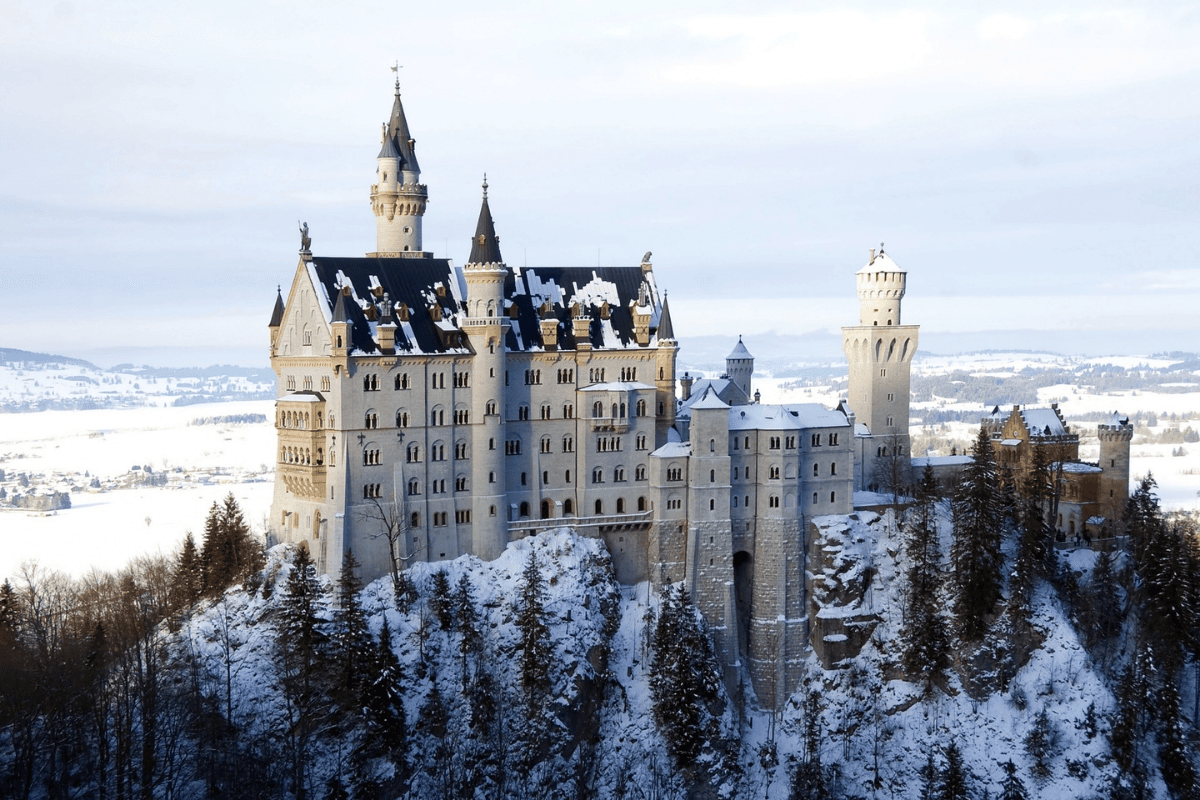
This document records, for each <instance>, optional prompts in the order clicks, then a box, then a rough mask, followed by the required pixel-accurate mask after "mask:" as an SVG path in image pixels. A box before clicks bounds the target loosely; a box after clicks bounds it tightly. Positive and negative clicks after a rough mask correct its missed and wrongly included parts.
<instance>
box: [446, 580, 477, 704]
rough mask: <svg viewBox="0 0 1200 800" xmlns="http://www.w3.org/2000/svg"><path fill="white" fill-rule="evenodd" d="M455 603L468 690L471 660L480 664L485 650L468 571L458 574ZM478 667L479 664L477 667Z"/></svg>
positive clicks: (463, 677) (455, 616) (460, 648)
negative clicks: (481, 655)
mask: <svg viewBox="0 0 1200 800" xmlns="http://www.w3.org/2000/svg"><path fill="white" fill-rule="evenodd" d="M452 600H453V605H454V621H455V623H456V624H457V625H458V632H459V637H460V638H459V645H458V650H459V655H461V656H462V681H463V689H464V690H466V688H467V682H468V677H469V674H470V673H469V663H468V662H469V661H470V660H472V659H474V660H475V662H476V664H478V659H479V656H480V654H481V653H482V652H483V633H482V632H481V631H480V630H479V611H478V609H476V608H475V597H474V595H473V593H472V591H471V579H470V577H469V576H468V575H467V573H465V572H464V573H463V574H461V575H459V576H458V584H457V585H456V586H455V587H454V596H453V598H452ZM476 668H477V669H478V666H477V667H476Z"/></svg>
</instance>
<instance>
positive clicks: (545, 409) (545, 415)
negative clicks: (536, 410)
mask: <svg viewBox="0 0 1200 800" xmlns="http://www.w3.org/2000/svg"><path fill="white" fill-rule="evenodd" d="M542 419H550V404H549V403H543V404H542Z"/></svg>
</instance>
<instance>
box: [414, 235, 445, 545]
mask: <svg viewBox="0 0 1200 800" xmlns="http://www.w3.org/2000/svg"><path fill="white" fill-rule="evenodd" d="M405 249H406V250H407V249H408V248H405ZM448 518H449V515H448V514H447V513H446V512H445V511H435V512H434V513H433V524H434V526H435V527H438V528H444V527H446V525H447V524H448V523H447V521H448Z"/></svg>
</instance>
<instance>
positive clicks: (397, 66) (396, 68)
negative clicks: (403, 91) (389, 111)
mask: <svg viewBox="0 0 1200 800" xmlns="http://www.w3.org/2000/svg"><path fill="white" fill-rule="evenodd" d="M402 69H404V67H402V66H400V62H399V61H397V62H396V63H395V64H392V66H391V70H392V72H394V73H396V96H397V97H399V96H400V70H402Z"/></svg>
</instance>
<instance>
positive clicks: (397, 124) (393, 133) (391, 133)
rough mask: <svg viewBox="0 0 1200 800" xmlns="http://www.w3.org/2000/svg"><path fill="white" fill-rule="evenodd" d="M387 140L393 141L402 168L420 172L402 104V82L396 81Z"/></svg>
mask: <svg viewBox="0 0 1200 800" xmlns="http://www.w3.org/2000/svg"><path fill="white" fill-rule="evenodd" d="M387 138H388V139H391V140H392V145H393V146H394V147H395V148H396V151H397V153H398V154H399V156H400V166H401V168H403V169H406V170H409V171H410V172H420V171H421V168H420V167H419V166H417V154H416V152H415V150H414V149H413V145H414V144H415V142H414V141H413V138H412V134H411V133H409V132H408V120H407V119H405V117H404V104H403V103H401V102H400V81H399V80H397V81H396V99H395V101H394V102H393V103H392V116H391V117H390V118H389V119H388V126H387Z"/></svg>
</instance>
